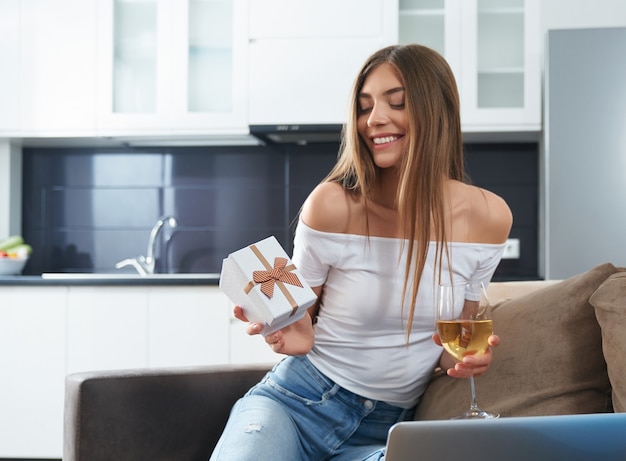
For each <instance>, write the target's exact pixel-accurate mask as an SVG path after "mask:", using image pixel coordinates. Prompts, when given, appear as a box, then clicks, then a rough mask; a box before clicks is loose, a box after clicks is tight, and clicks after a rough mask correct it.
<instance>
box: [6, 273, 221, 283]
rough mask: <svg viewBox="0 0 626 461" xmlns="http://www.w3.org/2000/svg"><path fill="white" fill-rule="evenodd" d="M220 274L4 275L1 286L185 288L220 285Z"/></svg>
mask: <svg viewBox="0 0 626 461" xmlns="http://www.w3.org/2000/svg"><path fill="white" fill-rule="evenodd" d="M218 284H219V274H153V275H145V276H143V275H139V274H92V273H44V274H42V275H4V276H0V285H31V286H33V285H34V286H51V285H57V286H58V285H60V286H68V285H71V286H74V285H100V286H113V285H123V286H139V285H144V286H145V285H156V286H163V285H168V286H177V285H180V286H183V285H208V286H211V285H218Z"/></svg>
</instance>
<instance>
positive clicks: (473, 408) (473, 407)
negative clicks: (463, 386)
mask: <svg viewBox="0 0 626 461" xmlns="http://www.w3.org/2000/svg"><path fill="white" fill-rule="evenodd" d="M469 382H470V392H471V398H472V400H471V401H470V411H480V408H478V404H477V403H476V385H475V384H474V375H470V377H469Z"/></svg>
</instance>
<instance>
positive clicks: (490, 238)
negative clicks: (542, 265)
mask: <svg viewBox="0 0 626 461" xmlns="http://www.w3.org/2000/svg"><path fill="white" fill-rule="evenodd" d="M351 104H352V111H351V116H350V119H349V120H348V122H347V124H346V126H345V129H344V133H343V142H342V146H341V155H340V157H339V160H338V162H337V164H336V166H335V167H334V169H333V170H332V171H331V172H330V174H329V176H328V177H327V178H326V179H325V180H324V181H323V182H322V183H321V184H319V185H318V186H317V187H316V188H315V190H313V192H312V193H311V194H310V196H309V197H308V199H307V200H306V202H305V203H304V205H303V207H302V210H301V214H300V219H299V223H298V227H297V229H296V236H295V241H294V254H293V258H292V259H293V262H294V263H295V264H296V266H297V267H298V269H299V270H300V273H301V274H302V277H303V278H305V279H306V281H307V282H308V283H309V285H310V286H312V287H314V288H313V289H314V291H315V292H316V294H317V295H318V302H317V304H316V305H315V306H314V307H312V308H310V309H309V313H308V315H306V316H305V318H304V319H302V320H300V321H298V322H297V323H295V324H292V325H291V326H289V327H286V328H284V329H283V330H280V331H278V332H276V333H274V334H271V335H268V336H267V337H266V338H265V340H266V342H267V343H268V344H269V345H270V347H271V348H272V349H273V350H274V351H275V352H277V353H282V354H286V355H287V356H288V357H287V358H285V359H284V360H283V361H281V362H280V363H279V364H278V365H276V367H275V368H274V369H273V370H272V371H271V372H269V373H268V374H267V376H266V377H265V378H264V379H263V380H262V381H261V382H260V383H259V384H258V385H257V386H255V387H254V388H252V389H251V390H250V391H249V392H248V394H247V395H246V396H245V397H243V398H242V399H241V400H240V401H239V402H238V403H237V404H236V405H235V406H234V407H233V410H232V413H231V417H230V419H229V422H228V424H227V426H226V429H225V432H224V434H223V435H222V438H221V439H220V442H219V443H218V445H217V447H216V449H215V452H214V453H213V456H212V458H211V459H212V460H236V461H245V460H274V461H276V460H285V461H294V460H360V459H372V460H373V459H380V458H381V457H382V456H383V450H382V449H383V447H384V445H385V442H386V437H387V432H388V430H389V428H390V427H391V425H393V424H394V423H396V422H398V421H402V420H409V419H411V418H412V416H413V411H414V409H415V407H416V405H417V403H418V401H419V399H420V397H421V394H422V393H423V392H424V389H425V388H426V386H427V384H428V381H429V378H430V376H431V373H432V371H433V369H434V368H436V367H437V366H441V367H442V368H443V369H445V370H447V373H448V375H450V376H452V377H457V378H467V377H468V376H469V375H470V374H471V373H473V374H474V375H480V374H482V373H484V372H485V371H486V370H487V368H488V366H489V364H490V362H491V358H492V355H491V352H490V351H488V352H487V353H486V354H484V355H479V356H468V357H466V358H464V359H463V361H462V362H456V361H455V360H454V359H453V358H452V357H451V356H449V355H447V353H443V354H442V349H441V347H439V346H440V345H441V343H440V341H439V338H438V336H437V335H436V334H435V335H433V334H432V332H433V330H434V324H435V317H434V307H433V306H434V293H435V290H434V287H436V286H437V285H438V283H439V282H440V281H441V280H445V279H447V280H450V279H454V280H470V279H471V280H481V281H485V282H489V280H490V279H491V277H492V275H493V273H494V271H495V269H496V266H497V265H498V263H499V261H500V258H501V256H502V252H503V251H504V244H505V241H506V238H507V237H508V234H509V231H510V228H511V221H512V218H511V212H510V210H509V207H508V206H507V205H506V203H505V202H504V201H503V200H502V199H501V198H499V197H498V196H496V195H495V194H493V193H491V192H488V191H485V190H483V189H480V188H477V187H474V186H471V185H468V184H466V183H465V182H464V167H463V151H462V141H461V129H460V115H459V99H458V94H457V89H456V83H455V80H454V76H453V74H452V72H451V70H450V68H449V67H448V65H447V63H446V62H445V60H444V59H443V58H442V57H441V56H440V55H438V54H437V53H436V52H434V51H432V50H430V49H428V48H425V47H422V46H418V45H407V46H392V47H388V48H384V49H382V50H380V51H378V52H376V53H375V54H373V55H372V56H371V57H370V58H369V59H368V60H367V62H366V63H365V64H364V66H363V68H362V69H361V71H360V72H359V75H358V76H357V79H356V81H355V85H354V89H353V94H352V100H351ZM235 316H236V317H237V318H239V319H241V320H243V321H246V319H245V316H244V314H243V312H242V310H241V309H240V308H239V307H236V308H235ZM247 329H248V333H250V334H257V333H259V332H260V329H261V326H260V325H257V324H249V325H248V327H247ZM433 340H434V341H433ZM498 343H499V339H498V337H497V336H492V337H491V338H490V345H491V346H496V345H497V344H498Z"/></svg>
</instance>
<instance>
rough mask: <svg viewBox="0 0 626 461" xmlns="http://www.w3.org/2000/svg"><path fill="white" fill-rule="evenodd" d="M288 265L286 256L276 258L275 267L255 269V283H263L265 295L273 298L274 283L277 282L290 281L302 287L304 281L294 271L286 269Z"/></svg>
mask: <svg viewBox="0 0 626 461" xmlns="http://www.w3.org/2000/svg"><path fill="white" fill-rule="evenodd" d="M286 266H287V259H286V258H275V259H274V268H273V269H271V270H269V269H268V270H265V271H254V272H253V273H252V279H253V280H254V282H255V283H260V284H261V291H262V292H263V294H265V296H267V297H268V298H271V297H272V296H274V285H275V284H276V282H283V283H288V284H290V285H295V286H297V287H302V283H300V280H299V279H298V276H297V275H296V274H294V273H293V272H289V270H287V269H285V267H286Z"/></svg>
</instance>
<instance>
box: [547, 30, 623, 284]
mask: <svg viewBox="0 0 626 461" xmlns="http://www.w3.org/2000/svg"><path fill="white" fill-rule="evenodd" d="M545 59H546V61H545V69H544V70H545V73H544V76H545V85H544V133H543V140H542V148H541V156H540V159H541V160H540V191H539V192H540V198H541V200H540V204H541V205H540V207H541V209H540V216H539V223H540V225H539V227H540V229H539V231H540V232H539V234H540V235H539V242H540V252H539V261H540V267H539V273H540V275H541V276H543V277H544V278H546V279H564V278H568V277H571V276H573V275H576V274H579V273H582V272H585V271H587V270H589V269H591V268H592V267H594V266H596V265H598V264H602V263H605V262H611V263H613V264H615V265H616V266H626V28H604V29H575V30H574V29H568V30H551V31H548V32H547V37H546V54H545Z"/></svg>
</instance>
